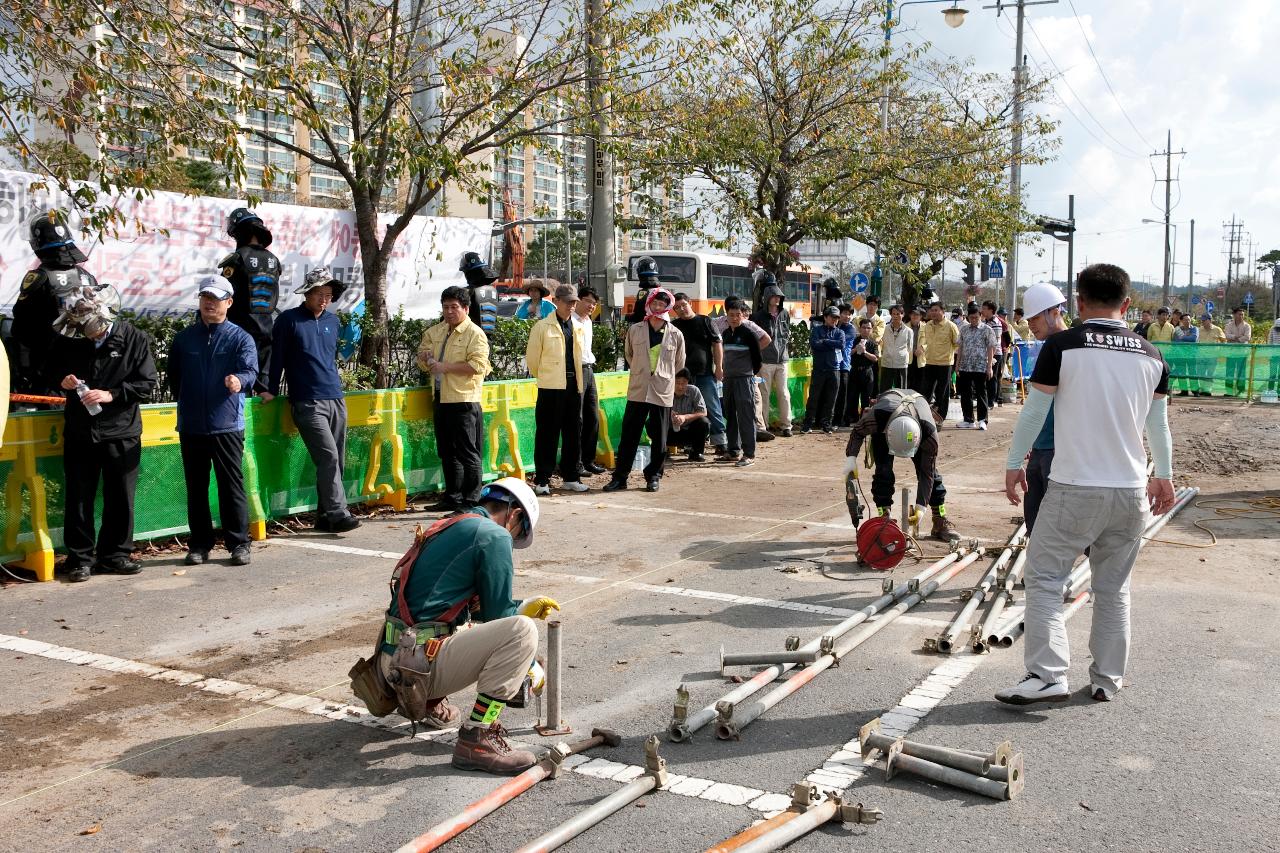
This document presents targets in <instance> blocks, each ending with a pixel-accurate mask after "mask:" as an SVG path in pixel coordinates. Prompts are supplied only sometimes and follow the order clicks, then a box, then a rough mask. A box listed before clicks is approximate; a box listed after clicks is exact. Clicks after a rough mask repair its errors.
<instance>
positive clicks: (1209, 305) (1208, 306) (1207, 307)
mask: <svg viewBox="0 0 1280 853" xmlns="http://www.w3.org/2000/svg"><path fill="white" fill-rule="evenodd" d="M1204 310H1206V311H1212V310H1213V302H1212V301H1211V300H1208V299H1206V300H1205V302H1204Z"/></svg>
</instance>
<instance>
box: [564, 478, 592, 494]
mask: <svg viewBox="0 0 1280 853" xmlns="http://www.w3.org/2000/svg"><path fill="white" fill-rule="evenodd" d="M560 488H562V489H564V490H565V491H566V492H586V491H589V490H590V487H589V486H588V485H587V484H586V483H584V482H582V481H581V480H574V481H573V482H572V483H569V482H565V483H561V484H560Z"/></svg>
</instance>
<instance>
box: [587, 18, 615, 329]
mask: <svg viewBox="0 0 1280 853" xmlns="http://www.w3.org/2000/svg"><path fill="white" fill-rule="evenodd" d="M586 4H587V18H586V28H587V34H586V38H587V100H588V103H589V104H590V108H591V118H590V121H589V122H588V128H587V163H588V164H589V165H588V168H590V169H591V218H590V220H589V225H588V229H587V283H588V284H590V285H592V286H593V287H595V289H596V291H597V292H598V293H599V294H600V298H601V299H602V300H603V301H604V305H605V308H606V309H609V310H610V311H613V310H620V309H621V308H622V301H621V300H619V299H615V298H614V293H613V284H614V281H613V268H614V262H615V260H616V259H615V254H614V218H613V201H614V199H613V155H611V154H610V153H609V152H608V150H607V144H608V143H607V140H608V138H609V135H610V133H611V127H610V116H609V112H610V109H611V107H612V104H611V99H610V95H609V92H608V90H607V89H606V87H605V86H604V84H603V80H602V78H603V76H604V70H605V53H606V51H608V50H609V47H610V45H609V43H608V42H609V39H608V37H607V36H605V34H604V30H603V28H602V27H601V26H600V25H599V22H600V20H601V19H602V18H603V17H604V0H586Z"/></svg>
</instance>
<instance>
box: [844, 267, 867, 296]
mask: <svg viewBox="0 0 1280 853" xmlns="http://www.w3.org/2000/svg"><path fill="white" fill-rule="evenodd" d="M849 287H850V289H852V290H853V292H854V293H866V292H867V290H868V289H869V288H870V287H871V279H869V278H867V274H866V273H862V272H856V273H854V274H853V275H851V276H849Z"/></svg>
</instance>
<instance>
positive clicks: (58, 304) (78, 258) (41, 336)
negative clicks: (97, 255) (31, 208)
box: [13, 210, 98, 394]
mask: <svg viewBox="0 0 1280 853" xmlns="http://www.w3.org/2000/svg"><path fill="white" fill-rule="evenodd" d="M27 241H28V242H29V243H30V244H31V248H32V249H33V250H34V251H35V253H36V257H38V258H39V259H40V266H38V267H36V268H35V269H33V270H31V271H30V272H29V273H27V274H26V276H24V277H23V279H22V288H21V290H20V291H19V293H18V299H17V302H16V303H14V306H13V338H14V341H15V343H16V344H17V345H18V351H17V353H16V355H17V358H16V359H15V364H14V370H13V373H14V390H15V391H18V392H22V393H27V394H48V393H49V392H50V386H49V384H48V382H47V381H46V379H45V376H44V365H45V362H46V360H47V358H48V354H49V348H50V346H51V345H52V344H53V340H54V338H55V337H56V335H57V332H56V331H55V330H54V328H53V323H54V321H55V320H57V319H58V315H59V313H60V312H61V310H62V296H63V295H64V294H66V293H69V292H71V291H73V290H77V289H79V288H85V289H86V290H89V291H96V290H97V289H98V281H97V279H95V278H94V277H93V276H92V275H91V274H90V273H89V272H88V271H86V270H83V269H81V268H80V267H79V264H82V263H84V262H85V261H87V260H88V258H87V257H85V254H84V252H82V251H80V249H79V248H78V247H77V246H76V244H75V239H74V236H73V235H72V232H71V227H70V225H69V224H68V223H67V217H66V214H64V213H63V212H62V211H60V210H44V211H40V212H39V213H37V214H35V215H34V216H32V217H31V218H30V219H28V220H27ZM54 393H57V392H54Z"/></svg>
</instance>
